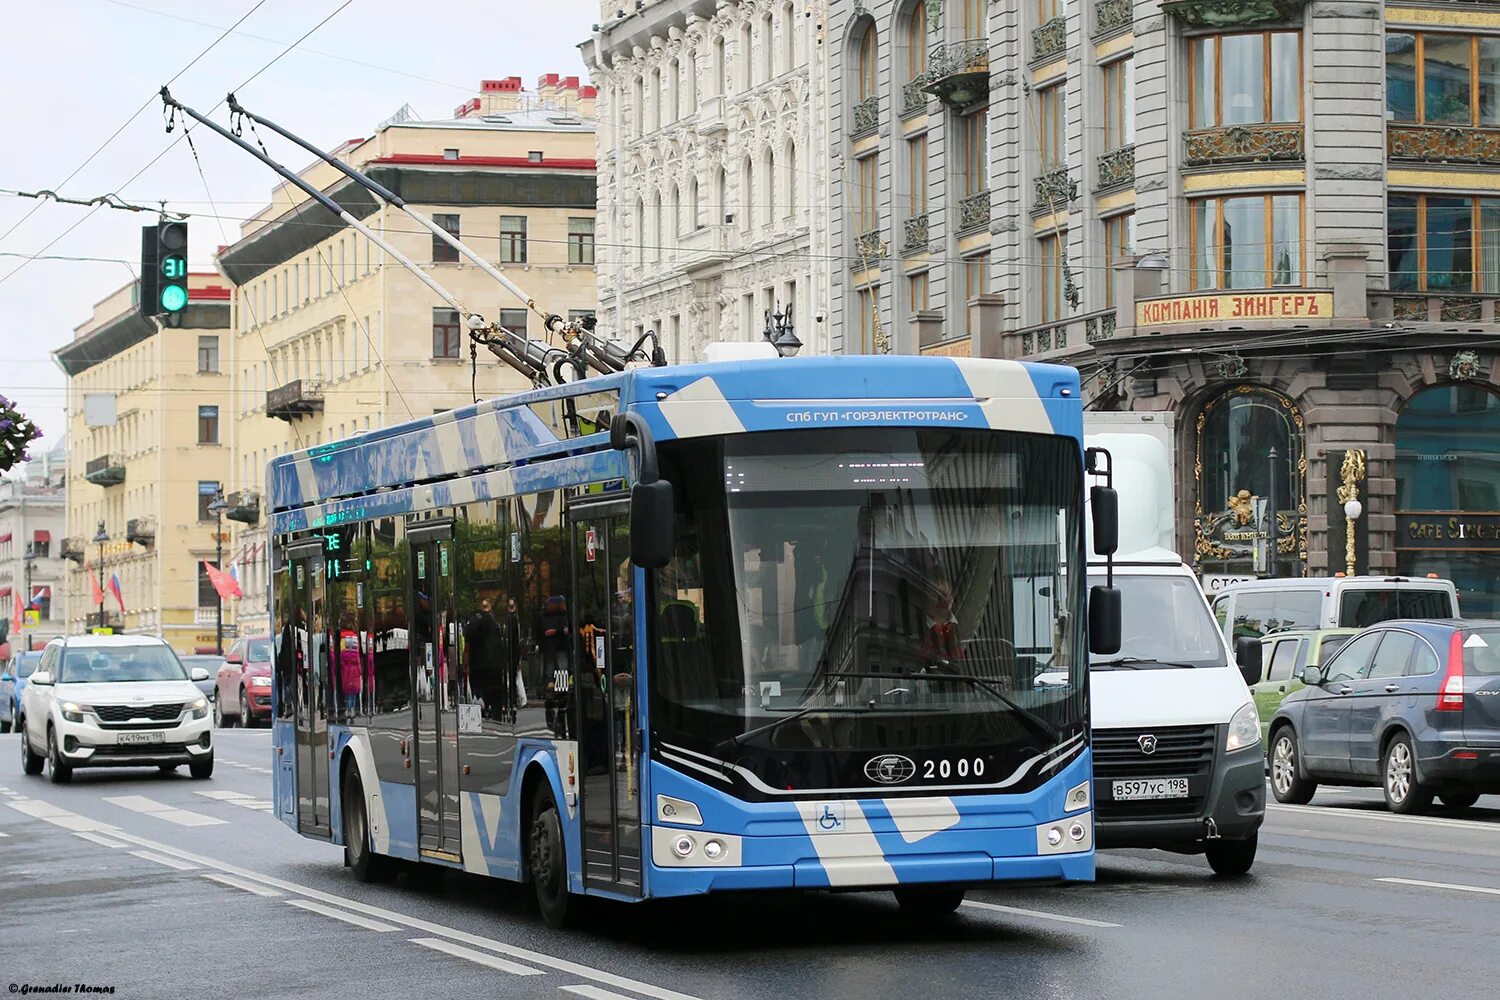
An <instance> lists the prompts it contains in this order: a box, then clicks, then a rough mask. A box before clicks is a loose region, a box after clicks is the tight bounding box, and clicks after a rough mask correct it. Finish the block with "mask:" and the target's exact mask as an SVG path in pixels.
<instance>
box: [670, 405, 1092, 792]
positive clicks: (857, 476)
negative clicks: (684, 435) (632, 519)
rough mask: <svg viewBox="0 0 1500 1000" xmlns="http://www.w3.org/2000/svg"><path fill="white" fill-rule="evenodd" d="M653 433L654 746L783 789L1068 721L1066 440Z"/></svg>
mask: <svg viewBox="0 0 1500 1000" xmlns="http://www.w3.org/2000/svg"><path fill="white" fill-rule="evenodd" d="M660 451H661V460H662V466H663V472H664V474H665V476H666V477H667V478H668V479H669V480H670V481H671V482H672V483H673V484H674V487H675V490H676V495H677V514H678V523H677V529H676V535H675V555H674V558H673V560H672V562H671V563H670V565H668V566H667V567H666V568H665V569H663V570H661V571H659V572H658V573H657V574H655V581H654V586H655V605H654V606H655V607H656V608H657V609H658V612H657V615H656V618H655V620H654V621H653V622H652V631H653V637H654V642H655V652H656V656H655V665H654V668H653V670H652V676H653V684H652V699H653V700H652V712H651V714H652V726H653V732H654V733H655V734H657V736H658V740H657V741H656V742H655V743H654V745H656V746H658V747H663V744H665V745H666V747H671V746H674V745H675V746H676V748H677V749H678V750H679V751H681V750H688V751H691V752H692V753H693V754H696V755H697V756H698V758H699V759H706V758H712V759H713V760H714V761H716V762H717V763H718V764H720V765H724V766H729V765H734V764H738V765H740V766H739V767H738V768H736V772H737V773H738V774H739V775H740V776H741V778H743V779H744V780H745V782H746V783H747V784H748V788H745V789H737V791H749V792H752V793H753V792H756V791H757V790H758V791H759V792H762V793H764V792H774V793H776V794H784V793H786V792H794V791H798V790H816V789H828V788H836V787H848V786H868V785H869V784H870V779H868V778H867V777H865V776H864V772H863V768H864V767H865V764H866V762H867V760H868V759H869V757H870V754H871V753H874V752H898V753H911V752H912V751H913V750H918V749H922V750H934V749H940V748H944V747H949V748H964V749H965V750H966V751H969V757H970V758H971V760H972V759H974V758H976V756H977V757H978V758H983V759H984V761H985V762H984V763H983V764H981V765H980V766H979V768H978V770H979V771H980V772H981V773H980V774H977V775H976V774H975V768H974V767H973V765H972V764H970V765H969V766H967V767H966V768H965V775H964V776H965V778H966V779H967V780H966V782H964V783H974V784H985V783H992V782H995V781H997V780H999V779H1001V778H1004V777H1006V776H1007V775H1009V774H1011V773H1012V772H1013V771H1014V770H1015V766H1016V764H1017V763H1018V762H1019V761H1023V760H1026V759H1028V758H1030V757H1034V756H1036V755H1037V754H1038V753H1044V752H1049V751H1051V750H1052V749H1054V747H1056V746H1057V745H1059V744H1060V743H1061V742H1062V741H1065V740H1067V739H1068V738H1069V737H1072V736H1075V735H1077V734H1079V733H1081V730H1082V725H1083V722H1084V683H1085V678H1084V676H1083V674H1084V671H1083V670H1082V667H1081V664H1082V662H1083V658H1084V657H1083V634H1082V633H1083V630H1082V628H1081V627H1079V625H1078V622H1077V617H1076V612H1077V611H1078V610H1079V609H1081V607H1082V589H1081V588H1082V584H1083V579H1082V574H1079V573H1074V572H1070V569H1071V568H1072V567H1076V566H1077V565H1078V564H1079V563H1078V559H1077V556H1076V553H1077V551H1078V549H1079V544H1080V539H1079V531H1080V526H1079V508H1080V499H1081V494H1082V486H1081V467H1080V466H1081V463H1080V457H1079V448H1078V445H1077V443H1076V442H1069V441H1067V440H1065V439H1062V438H1046V437H1038V436H1031V435H1021V434H1010V433H1004V432H995V431H973V430H947V429H932V430H929V429H917V428H901V429H889V428H881V429H878V430H875V429H868V430H865V429H860V430H842V429H840V430H816V431H812V430H810V431H797V432H775V433H766V434H748V435H737V436H733V437H728V438H713V439H700V440H688V441H677V442H665V443H663V444H662V446H661V449H660ZM666 747H663V749H666ZM976 751H977V754H976ZM666 752H668V753H672V752H673V751H671V750H667V751H666ZM675 755H676V756H678V757H679V759H681V755H680V753H679V754H675ZM917 763H918V764H919V767H918V775H917V778H918V783H920V781H921V778H922V774H921V772H922V771H923V770H925V768H923V767H921V766H920V764H921V761H920V760H919V761H918V762H917ZM942 771H943V772H944V773H945V775H946V776H948V777H950V778H951V779H952V780H951V781H950V783H955V782H957V772H956V769H954V768H948V767H945V768H943V769H942ZM936 774H937V769H936V768H935V769H934V775H936ZM935 780H936V778H935Z"/></svg>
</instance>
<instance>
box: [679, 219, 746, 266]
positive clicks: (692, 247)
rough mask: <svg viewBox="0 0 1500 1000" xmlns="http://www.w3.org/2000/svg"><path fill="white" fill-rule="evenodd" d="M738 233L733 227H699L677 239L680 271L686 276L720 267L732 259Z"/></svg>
mask: <svg viewBox="0 0 1500 1000" xmlns="http://www.w3.org/2000/svg"><path fill="white" fill-rule="evenodd" d="M737 238H738V231H737V230H736V229H735V228H734V227H733V226H726V225H717V226H699V227H698V228H697V229H694V230H693V231H692V232H690V233H683V234H682V235H681V236H679V237H678V238H677V245H678V248H679V250H680V252H681V257H682V269H683V271H685V272H687V273H688V274H693V273H695V272H698V271H706V270H708V269H710V268H715V267H722V266H724V264H725V263H727V262H728V261H729V260H730V259H731V258H733V257H734V249H735V244H736V241H737Z"/></svg>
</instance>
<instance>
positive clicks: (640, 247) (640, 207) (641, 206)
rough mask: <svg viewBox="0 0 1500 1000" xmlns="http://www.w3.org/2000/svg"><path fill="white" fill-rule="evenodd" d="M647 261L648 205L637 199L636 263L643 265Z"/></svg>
mask: <svg viewBox="0 0 1500 1000" xmlns="http://www.w3.org/2000/svg"><path fill="white" fill-rule="evenodd" d="M645 261H646V203H645V201H643V200H641V199H640V198H637V199H636V200H635V262H636V263H637V264H643V263H645Z"/></svg>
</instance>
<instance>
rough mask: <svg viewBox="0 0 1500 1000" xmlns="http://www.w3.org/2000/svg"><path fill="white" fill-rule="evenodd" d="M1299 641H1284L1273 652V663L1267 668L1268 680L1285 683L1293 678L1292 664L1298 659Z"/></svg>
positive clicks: (1273, 648) (1276, 645)
mask: <svg viewBox="0 0 1500 1000" xmlns="http://www.w3.org/2000/svg"><path fill="white" fill-rule="evenodd" d="M1300 644H1301V642H1300V640H1298V639H1283V640H1282V641H1280V642H1278V643H1276V644H1275V645H1274V646H1273V647H1272V650H1271V663H1270V665H1269V666H1268V667H1267V668H1266V680H1268V681H1284V680H1286V679H1287V678H1288V677H1291V676H1292V664H1293V663H1294V662H1295V661H1296V659H1297V647H1298V646H1299V645H1300Z"/></svg>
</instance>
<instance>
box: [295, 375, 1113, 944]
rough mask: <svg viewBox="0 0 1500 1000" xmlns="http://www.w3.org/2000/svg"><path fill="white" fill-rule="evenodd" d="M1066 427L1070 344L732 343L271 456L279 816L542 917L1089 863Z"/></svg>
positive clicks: (1072, 430)
mask: <svg viewBox="0 0 1500 1000" xmlns="http://www.w3.org/2000/svg"><path fill="white" fill-rule="evenodd" d="M1082 429H1083V428H1082V410H1081V405H1080V392H1079V382H1078V373H1077V372H1076V371H1075V370H1073V369H1071V368H1062V367H1054V366H1048V365H1028V364H1021V363H1017V362H1008V361H994V360H967V359H962V360H960V359H950V358H938V357H927V358H911V357H902V358H895V357H844V358H800V359H765V360H760V359H757V360H747V361H740V362H733V363H727V362H726V363H713V364H699V365H685V366H676V367H661V368H640V369H634V370H629V371H625V372H622V373H619V374H613V375H604V376H600V377H596V378H589V379H587V380H584V381H580V382H575V383H571V384H566V385H559V386H553V387H547V388H542V389H537V390H533V391H529V392H526V393H522V394H520V395H516V396H510V397H506V398H503V399H495V400H489V401H486V402H481V403H478V404H475V405H473V406H467V407H464V408H463V409H459V410H455V411H452V412H448V413H443V414H441V415H438V416H434V417H430V418H422V419H419V420H414V421H411V422H409V423H406V424H402V425H399V426H394V427H390V428H387V429H383V430H378V431H373V432H369V433H366V434H363V435H361V436H359V437H356V438H354V439H351V440H347V441H341V442H338V443H335V444H329V445H326V446H322V447H316V448H312V449H309V450H307V451H303V452H299V453H296V454H291V455H286V456H283V457H280V458H277V459H276V460H275V461H273V462H272V463H271V466H270V470H269V479H268V482H269V508H270V514H269V516H270V528H271V532H272V535H273V537H274V562H273V567H274V572H273V575H272V582H271V589H272V594H271V598H272V606H273V611H272V615H273V618H272V621H273V626H272V627H273V632H274V644H275V671H274V673H275V676H274V685H273V692H274V696H273V706H274V713H275V725H274V736H273V739H274V743H275V762H276V769H275V796H276V814H277V815H278V816H279V817H280V818H281V819H282V820H283V821H284V822H285V823H286V824H287V825H289V826H291V827H292V828H293V829H295V830H296V831H298V832H299V833H301V834H303V835H304V836H308V837H313V838H317V839H320V840H327V841H331V842H333V843H335V844H340V845H342V846H343V847H344V851H345V863H346V864H347V865H348V866H350V867H351V868H352V869H353V870H354V872H355V873H356V875H357V876H358V877H360V878H362V879H367V880H376V879H381V878H388V877H390V875H391V874H392V873H393V871H394V869H395V867H396V866H397V864H398V863H399V862H405V863H422V864H432V865H442V866H447V867H450V868H455V869H460V870H463V871H467V872H475V873H480V874H484V875H491V876H496V877H499V878H505V879H512V880H520V881H529V882H531V883H532V884H533V885H534V886H535V890H536V895H537V899H538V903H539V905H540V908H541V910H542V914H543V916H544V917H545V919H546V920H547V921H548V922H549V923H552V924H554V925H556V924H560V923H562V922H564V921H565V920H566V919H567V917H568V915H569V912H570V908H571V906H572V904H573V903H574V902H575V901H576V900H577V899H578V898H579V897H580V896H585V895H587V896H603V897H609V898H612V899H618V900H627V901H628V900H642V899H648V898H658V897H666V896H685V895H692V894H697V893H707V892H719V891H725V890H752V889H784V888H794V887H795V888H802V887H806V888H820V889H837V890H851V889H853V890H875V889H880V890H891V891H894V892H895V894H896V896H897V898H898V899H899V900H900V902H901V904H902V906H904V907H906V908H908V909H911V910H914V911H917V912H926V913H932V912H944V911H948V910H951V909H953V908H954V907H956V906H957V905H958V904H959V903H960V901H961V900H962V898H963V893H964V890H965V889H966V888H970V887H975V886H982V885H985V884H991V883H997V882H1007V881H1015V880H1029V881H1038V882H1059V881H1062V882H1066V881H1080V880H1088V879H1091V878H1092V877H1093V873H1094V850H1093V847H1094V841H1093V816H1092V803H1091V801H1090V798H1091V797H1090V754H1089V736H1088V726H1087V720H1088V687H1087V684H1088V671H1087V660H1088V656H1087V645H1088V636H1087V634H1086V633H1087V631H1088V630H1087V627H1086V622H1087V618H1088V615H1087V614H1085V611H1086V593H1085V580H1086V561H1085V557H1084V542H1083V534H1084V531H1083V503H1084V497H1085V479H1086V475H1087V473H1086V471H1085V454H1084V448H1083V441H1082ZM1089 457H1090V459H1092V458H1093V456H1092V455H1090V456H1089ZM1098 603H1100V604H1102V605H1106V606H1107V602H1104V601H1100V602H1098Z"/></svg>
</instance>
